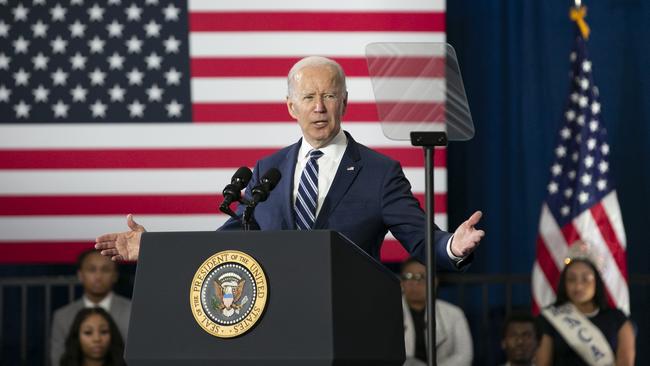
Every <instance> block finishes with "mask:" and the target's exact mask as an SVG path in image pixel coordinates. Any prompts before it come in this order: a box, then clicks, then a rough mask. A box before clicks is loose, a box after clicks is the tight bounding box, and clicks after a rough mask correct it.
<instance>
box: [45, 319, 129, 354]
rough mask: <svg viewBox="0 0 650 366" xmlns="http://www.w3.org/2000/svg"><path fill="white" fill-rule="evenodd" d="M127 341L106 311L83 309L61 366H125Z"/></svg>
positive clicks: (68, 341)
mask: <svg viewBox="0 0 650 366" xmlns="http://www.w3.org/2000/svg"><path fill="white" fill-rule="evenodd" d="M123 354H124V341H123V340H122V336H121V335H120V331H119V330H118V329H117V325H116V324H115V322H114V321H113V319H112V318H111V316H110V315H109V314H108V313H107V312H106V310H104V309H102V308H100V307H96V308H85V309H81V310H79V312H78V313H77V315H76V316H75V318H74V321H73V322H72V327H71V328H70V331H69V334H68V337H67V338H66V340H65V351H64V353H63V356H61V360H60V362H59V363H58V364H57V365H60V366H124V365H126V364H125V362H124V356H123Z"/></svg>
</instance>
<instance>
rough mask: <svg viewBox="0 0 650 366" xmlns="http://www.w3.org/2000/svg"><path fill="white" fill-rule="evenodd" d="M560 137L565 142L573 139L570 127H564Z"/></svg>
mask: <svg viewBox="0 0 650 366" xmlns="http://www.w3.org/2000/svg"><path fill="white" fill-rule="evenodd" d="M560 136H562V139H563V140H568V139H569V138H571V130H570V129H569V128H568V127H564V128H562V129H561V130H560Z"/></svg>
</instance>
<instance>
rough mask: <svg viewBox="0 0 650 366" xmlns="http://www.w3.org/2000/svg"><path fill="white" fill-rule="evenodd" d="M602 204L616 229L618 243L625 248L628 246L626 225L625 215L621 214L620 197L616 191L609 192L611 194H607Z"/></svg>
mask: <svg viewBox="0 0 650 366" xmlns="http://www.w3.org/2000/svg"><path fill="white" fill-rule="evenodd" d="M600 204H601V205H602V206H603V208H604V209H605V213H607V218H608V219H609V223H610V224H611V225H612V228H613V229H614V233H615V234H616V239H617V240H618V243H619V244H621V247H622V248H623V249H625V248H627V238H626V236H625V227H623V216H622V214H621V208H620V206H619V205H618V197H617V194H616V191H611V192H609V194H607V196H605V197H604V198H603V199H602V201H601V202H600Z"/></svg>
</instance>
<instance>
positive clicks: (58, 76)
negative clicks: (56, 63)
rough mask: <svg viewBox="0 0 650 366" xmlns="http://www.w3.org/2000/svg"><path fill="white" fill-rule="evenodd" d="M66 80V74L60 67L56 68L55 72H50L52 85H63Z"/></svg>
mask: <svg viewBox="0 0 650 366" xmlns="http://www.w3.org/2000/svg"><path fill="white" fill-rule="evenodd" d="M67 80H68V74H67V73H65V72H63V70H61V68H58V69H57V70H56V71H55V72H53V73H52V82H53V83H54V85H65V83H66V81H67Z"/></svg>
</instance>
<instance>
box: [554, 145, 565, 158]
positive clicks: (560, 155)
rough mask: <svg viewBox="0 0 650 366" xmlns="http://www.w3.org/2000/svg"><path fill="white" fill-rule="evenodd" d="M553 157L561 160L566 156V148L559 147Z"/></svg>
mask: <svg viewBox="0 0 650 366" xmlns="http://www.w3.org/2000/svg"><path fill="white" fill-rule="evenodd" d="M555 156H557V157H558V158H563V157H565V156H566V147H564V146H562V145H560V146H558V147H556V148H555Z"/></svg>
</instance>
